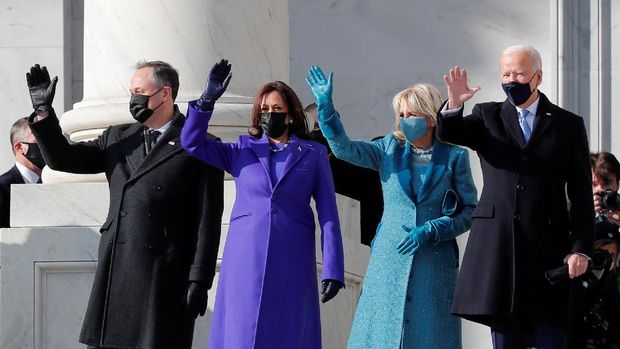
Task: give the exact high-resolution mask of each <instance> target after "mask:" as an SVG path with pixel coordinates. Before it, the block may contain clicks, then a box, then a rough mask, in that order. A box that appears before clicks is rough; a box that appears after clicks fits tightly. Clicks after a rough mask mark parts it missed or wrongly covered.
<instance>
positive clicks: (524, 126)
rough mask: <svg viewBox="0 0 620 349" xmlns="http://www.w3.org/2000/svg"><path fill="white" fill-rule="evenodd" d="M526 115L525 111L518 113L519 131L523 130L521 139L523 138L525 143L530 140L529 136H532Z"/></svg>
mask: <svg viewBox="0 0 620 349" xmlns="http://www.w3.org/2000/svg"><path fill="white" fill-rule="evenodd" d="M527 114H529V111H528V110H527V109H522V110H521V111H520V112H519V125H520V126H521V130H523V138H525V143H527V141H529V140H530V136H531V135H532V129H531V128H530V124H528V123H527V119H526V117H527Z"/></svg>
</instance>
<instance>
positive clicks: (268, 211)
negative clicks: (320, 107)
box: [181, 102, 344, 349]
mask: <svg viewBox="0 0 620 349" xmlns="http://www.w3.org/2000/svg"><path fill="white" fill-rule="evenodd" d="M210 118H211V112H202V111H200V110H198V109H197V108H196V107H195V103H194V102H191V103H190V106H189V108H188V113H187V120H186V122H185V126H184V127H183V131H182V133H181V143H182V145H183V148H185V149H186V150H187V151H188V152H189V153H190V154H192V155H193V156H195V157H197V158H199V159H201V160H202V161H204V162H206V163H209V164H211V165H213V166H215V167H218V168H221V169H223V170H225V171H226V172H228V173H230V174H231V175H232V176H233V178H234V180H235V185H236V197H235V204H234V207H233V210H232V214H231V217H230V227H229V229H228V237H227V240H226V245H225V248H224V257H223V262H222V268H221V271H220V275H219V281H218V287H217V298H216V300H215V310H214V313H213V317H212V320H211V332H210V335H209V346H208V347H209V348H211V349H223V348H269V349H273V348H283V349H284V348H286V349H289V348H299V349H303V348H313V349H315V348H321V324H320V314H319V300H318V287H317V281H316V275H317V271H316V255H315V236H314V232H315V224H314V215H313V212H312V209H311V207H310V199H311V198H314V200H315V202H316V209H317V212H318V216H319V224H320V225H321V245H322V246H321V247H322V252H323V265H322V280H326V279H332V280H338V281H340V282H342V283H344V257H343V249H342V238H341V236H340V224H339V221H338V212H337V210H336V196H335V193H334V184H333V180H332V176H331V172H330V168H329V162H328V157H327V150H326V148H325V147H324V146H323V145H321V144H318V143H315V142H312V141H306V140H302V139H299V138H297V137H294V136H293V137H292V140H291V143H290V145H289V150H288V151H289V157H288V158H287V160H286V162H285V168H284V171H283V173H282V176H281V178H280V180H279V181H278V182H277V183H271V179H270V178H271V176H270V174H269V156H270V149H269V140H268V138H267V137H266V136H264V135H263V137H262V138H255V137H251V136H239V138H238V139H237V143H219V142H216V141H213V140H209V139H207V138H206V134H207V133H206V132H207V127H208V122H209V119H210Z"/></svg>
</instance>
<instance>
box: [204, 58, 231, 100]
mask: <svg viewBox="0 0 620 349" xmlns="http://www.w3.org/2000/svg"><path fill="white" fill-rule="evenodd" d="M230 69H231V65H230V64H228V61H227V60H225V59H222V60H221V61H219V63H215V65H214V66H213V68H211V72H210V73H209V80H208V81H207V86H205V92H203V93H202V96H200V98H198V100H197V101H196V106H198V108H200V110H202V111H209V110H213V106H214V105H215V101H216V100H217V99H218V98H220V97H221V96H222V95H223V94H224V91H226V88H227V87H228V83H229V82H230V79H231V78H232V74H231V73H230Z"/></svg>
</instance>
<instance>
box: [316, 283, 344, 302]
mask: <svg viewBox="0 0 620 349" xmlns="http://www.w3.org/2000/svg"><path fill="white" fill-rule="evenodd" d="M321 283H322V284H323V286H322V287H321V294H322V295H323V297H321V303H326V302H329V300H330V299H332V298H334V297H336V295H337V294H338V291H340V289H341V288H342V283H340V281H336V280H323V281H322V282H321Z"/></svg>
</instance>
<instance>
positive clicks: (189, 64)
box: [44, 0, 289, 182]
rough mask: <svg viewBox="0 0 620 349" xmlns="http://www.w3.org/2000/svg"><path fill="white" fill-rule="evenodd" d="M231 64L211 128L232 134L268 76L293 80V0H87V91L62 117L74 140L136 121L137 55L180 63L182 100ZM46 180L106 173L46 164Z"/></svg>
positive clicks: (244, 124)
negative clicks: (132, 107)
mask: <svg viewBox="0 0 620 349" xmlns="http://www.w3.org/2000/svg"><path fill="white" fill-rule="evenodd" d="M221 58H227V59H228V60H229V61H230V62H231V63H232V65H233V79H232V81H231V83H230V86H229V87H228V91H227V93H225V94H224V95H223V96H222V98H221V99H220V100H219V102H218V105H217V106H216V112H215V114H214V118H213V121H212V123H211V124H212V125H211V128H210V130H211V132H213V133H215V134H217V135H218V136H220V137H221V138H222V139H224V140H232V139H233V138H234V136H235V135H236V134H238V133H240V132H245V130H246V129H247V125H248V116H249V113H250V108H251V103H252V98H253V96H254V94H255V93H256V91H257V90H258V88H259V87H260V86H261V85H262V84H264V83H265V82H267V81H271V80H284V81H287V80H288V72H289V63H288V61H289V37H288V0H258V1H244V0H229V1H204V0H189V1H162V2H157V3H156V5H155V3H153V2H152V1H147V0H136V1H120V0H112V1H103V0H93V1H87V2H85V3H84V95H83V100H82V101H81V102H79V103H76V104H75V105H74V108H73V110H70V111H68V112H66V113H65V114H64V115H63V116H62V119H61V126H62V128H63V131H64V132H65V133H67V134H68V135H69V137H70V139H71V140H72V141H83V140H89V139H94V138H96V137H97V136H98V135H100V134H101V132H103V130H104V129H105V128H106V127H108V126H110V125H115V124H121V123H127V122H133V121H134V120H133V119H132V118H131V115H130V114H129V107H128V103H129V96H130V94H129V82H130V79H131V75H132V74H133V71H134V69H133V66H134V65H135V63H136V62H137V61H139V60H142V59H146V60H163V61H166V62H169V63H170V64H172V65H173V66H174V67H175V68H176V69H177V70H178V71H179V79H180V83H181V87H180V90H179V95H178V96H177V103H178V104H179V107H180V108H181V110H182V112H183V113H185V110H186V108H187V107H186V103H187V101H189V100H192V99H196V98H197V97H198V96H200V94H201V93H202V91H203V89H204V84H205V81H206V78H207V75H208V73H209V70H210V69H211V66H212V65H213V64H214V63H215V62H217V61H218V60H219V59H221ZM45 172H46V173H45V174H44V182H76V181H77V182H86V181H105V177H104V176H103V175H97V176H84V175H71V174H66V173H58V172H53V171H45Z"/></svg>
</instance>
